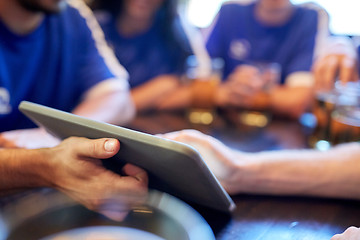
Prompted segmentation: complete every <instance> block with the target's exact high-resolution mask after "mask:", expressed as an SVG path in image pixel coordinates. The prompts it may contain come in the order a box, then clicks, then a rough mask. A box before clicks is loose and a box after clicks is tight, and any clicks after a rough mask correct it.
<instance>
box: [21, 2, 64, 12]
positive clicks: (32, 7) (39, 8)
mask: <svg viewBox="0 0 360 240" xmlns="http://www.w3.org/2000/svg"><path fill="white" fill-rule="evenodd" d="M16 1H18V2H19V4H20V5H21V6H22V7H23V8H24V9H26V10H27V11H30V12H35V13H38V12H42V13H45V14H54V13H59V12H61V10H63V9H64V8H65V6H66V0H44V1H42V0H16Z"/></svg>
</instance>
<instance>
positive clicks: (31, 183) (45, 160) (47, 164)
mask: <svg viewBox="0 0 360 240" xmlns="http://www.w3.org/2000/svg"><path fill="white" fill-rule="evenodd" d="M27 151H28V153H26V158H25V161H22V164H21V168H22V170H20V171H23V174H24V177H25V178H26V179H29V180H28V182H27V184H28V186H27V187H52V184H51V181H52V180H51V179H52V176H53V174H52V169H53V168H52V167H51V153H50V151H49V149H48V148H42V149H33V150H27ZM19 159H22V158H21V157H20V158H19ZM26 179H24V180H26Z"/></svg>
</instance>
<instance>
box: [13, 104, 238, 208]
mask: <svg viewBox="0 0 360 240" xmlns="http://www.w3.org/2000/svg"><path fill="white" fill-rule="evenodd" d="M19 109H20V110H21V111H22V112H23V113H24V114H25V115H27V116H28V117H29V118H30V119H32V120H33V121H34V122H35V123H36V124H37V125H39V126H41V127H44V128H45V129H46V130H47V131H48V132H49V133H51V134H52V135H54V136H56V137H59V138H61V139H65V138H67V137H70V136H78V137H86V138H90V139H95V138H116V139H118V140H119V141H120V144H121V147H120V151H119V152H118V153H117V154H116V155H115V156H114V157H113V158H112V160H107V161H104V162H103V164H104V166H105V167H106V168H109V169H111V170H113V171H114V172H117V169H121V166H123V165H124V164H126V163H132V164H134V165H137V166H139V167H141V168H143V169H145V170H146V171H147V172H148V174H149V178H150V187H152V188H155V189H158V190H160V191H164V192H167V193H169V194H171V195H174V196H176V197H179V198H181V199H183V200H185V201H189V202H193V203H197V204H201V205H204V206H207V207H210V208H214V209H217V210H220V211H231V210H233V209H234V207H235V205H234V203H233V202H232V200H231V198H230V197H229V195H228V194H227V193H226V192H225V190H224V189H223V188H222V187H221V185H220V184H219V182H218V181H217V179H216V178H215V176H214V175H213V174H212V172H211V171H210V170H209V168H208V167H207V165H206V164H205V163H204V161H203V159H202V158H201V156H200V155H199V153H198V152H197V151H196V150H195V149H193V148H192V147H190V146H188V145H185V144H182V143H178V142H175V141H171V140H166V139H163V138H160V137H156V136H153V135H149V134H145V133H141V132H137V131H134V130H130V129H126V128H123V127H118V126H114V125H110V124H106V123H101V122H96V121H93V120H90V119H87V118H83V117H79V116H76V115H73V114H71V113H66V112H62V111H59V110H56V109H52V108H48V107H45V106H42V105H38V104H34V103H30V102H25V101H24V102H22V103H21V104H20V106H19ZM109 163H110V164H109Z"/></svg>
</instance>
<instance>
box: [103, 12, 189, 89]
mask: <svg viewBox="0 0 360 240" xmlns="http://www.w3.org/2000/svg"><path fill="white" fill-rule="evenodd" d="M98 21H99V23H100V25H101V27H102V29H103V31H104V34H105V38H106V40H107V41H108V43H109V45H110V47H112V48H113V50H114V52H115V55H116V57H117V59H118V60H119V62H120V63H121V65H123V66H124V67H125V69H126V70H127V71H128V73H129V84H130V87H131V88H134V87H137V86H139V85H141V84H143V83H146V82H147V81H149V80H150V79H152V78H154V77H157V76H159V75H162V74H176V75H178V74H181V73H182V71H183V68H184V63H183V62H184V57H183V56H182V51H181V49H180V48H179V47H178V46H177V45H176V44H175V43H172V42H171V41H168V40H167V38H166V36H165V35H164V32H163V31H162V29H161V21H159V19H157V20H156V21H154V24H153V25H152V26H151V28H150V29H149V30H148V31H146V32H145V33H143V34H140V35H137V36H134V37H124V36H122V35H121V34H120V33H119V32H118V31H117V26H116V17H114V16H111V15H110V14H107V13H106V14H104V13H103V12H101V13H99V17H98Z"/></svg>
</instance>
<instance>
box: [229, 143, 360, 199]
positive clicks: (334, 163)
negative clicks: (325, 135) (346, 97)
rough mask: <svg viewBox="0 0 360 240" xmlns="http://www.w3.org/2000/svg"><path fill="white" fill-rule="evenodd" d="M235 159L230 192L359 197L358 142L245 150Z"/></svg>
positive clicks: (359, 167) (359, 152)
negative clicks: (323, 149)
mask: <svg viewBox="0 0 360 240" xmlns="http://www.w3.org/2000/svg"><path fill="white" fill-rule="evenodd" d="M246 156H247V157H245V159H244V155H243V153H242V154H241V157H240V156H239V157H240V158H242V160H239V161H238V162H237V166H236V168H237V170H238V171H236V175H235V176H234V177H233V178H232V186H231V192H233V193H234V192H244V193H257V194H272V195H307V196H323V197H337V198H353V199H360V188H359V185H360V177H359V176H360V157H359V156H360V144H359V143H351V144H345V145H341V146H338V147H335V148H333V149H332V150H330V151H327V152H319V151H315V150H289V151H274V152H263V153H255V154H248V155H246Z"/></svg>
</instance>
